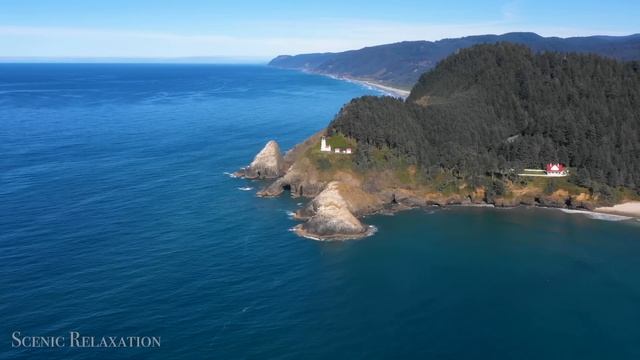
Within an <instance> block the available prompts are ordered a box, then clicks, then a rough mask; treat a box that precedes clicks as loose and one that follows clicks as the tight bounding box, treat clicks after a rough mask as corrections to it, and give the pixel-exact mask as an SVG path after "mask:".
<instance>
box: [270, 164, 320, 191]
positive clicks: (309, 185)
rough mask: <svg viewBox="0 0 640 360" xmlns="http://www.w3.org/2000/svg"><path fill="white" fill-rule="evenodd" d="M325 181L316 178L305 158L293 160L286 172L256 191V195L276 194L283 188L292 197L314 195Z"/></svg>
mask: <svg viewBox="0 0 640 360" xmlns="http://www.w3.org/2000/svg"><path fill="white" fill-rule="evenodd" d="M326 184H327V183H326V182H322V181H319V180H317V176H316V174H315V169H314V168H313V167H312V166H311V165H310V163H309V161H308V160H307V159H300V160H299V161H297V162H294V163H293V165H291V167H290V168H289V169H288V170H287V173H286V174H285V175H284V176H283V177H281V178H279V179H278V180H276V181H274V182H273V183H272V184H270V185H269V186H267V187H266V188H264V189H262V190H260V191H259V192H258V196H267V197H268V196H278V195H280V194H281V193H282V192H283V191H284V190H285V189H288V190H290V191H291V195H292V196H294V197H298V196H304V197H314V196H317V195H318V194H319V193H320V192H321V191H322V189H324V187H325V185H326Z"/></svg>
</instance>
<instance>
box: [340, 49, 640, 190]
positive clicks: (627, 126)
mask: <svg viewBox="0 0 640 360" xmlns="http://www.w3.org/2000/svg"><path fill="white" fill-rule="evenodd" d="M329 131H330V132H341V133H343V134H345V135H347V136H349V137H352V138H354V139H356V140H357V141H358V152H357V154H356V161H357V163H358V165H359V166H360V167H363V168H366V167H368V166H370V164H371V163H372V159H371V158H370V155H369V154H370V153H371V150H372V148H374V147H376V148H383V147H389V148H391V149H392V151H393V152H394V153H395V154H396V155H398V156H400V157H402V158H405V159H407V160H408V161H409V162H411V163H414V164H416V165H419V167H420V168H421V169H422V171H423V173H424V174H425V175H427V176H433V175H434V174H436V173H438V172H442V171H446V172H450V173H452V174H455V175H456V176H458V177H460V178H465V179H474V178H476V177H478V176H482V175H486V174H503V175H505V176H511V175H510V174H512V173H513V172H512V171H511V170H510V169H521V168H524V167H541V166H543V164H545V163H548V162H551V161H559V162H562V163H565V164H567V165H569V166H570V167H573V168H577V171H576V172H574V175H575V176H574V177H573V178H572V181H574V182H576V183H579V184H580V185H584V186H592V187H594V188H595V189H596V191H599V190H602V192H604V193H606V192H607V191H608V188H607V187H606V186H602V185H604V184H606V185H608V186H611V187H619V186H625V187H628V188H632V189H635V190H638V189H640V64H639V63H638V62H629V63H622V62H617V61H615V60H611V59H606V58H602V57H599V56H595V55H578V54H559V53H542V54H534V53H533V52H532V51H531V50H529V49H528V48H527V47H524V46H520V45H513V44H507V43H500V44H495V45H478V46H475V47H472V48H469V49H465V50H462V51H460V52H459V53H458V54H456V55H452V56H450V57H448V58H446V59H445V60H443V61H442V62H441V63H440V64H439V65H438V66H437V67H436V68H435V69H434V70H432V71H430V72H428V73H425V74H424V75H422V77H421V78H420V80H419V81H418V83H417V84H416V86H415V87H414V88H413V90H412V92H411V95H410V97H409V98H408V99H407V101H406V102H403V101H401V100H396V99H391V98H377V97H362V98H358V99H355V100H353V101H352V102H351V103H349V104H348V105H346V106H345V107H344V108H343V109H342V110H341V112H340V113H339V114H338V116H337V117H336V118H335V119H334V120H333V122H332V123H331V124H330V126H329Z"/></svg>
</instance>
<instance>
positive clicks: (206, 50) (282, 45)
mask: <svg viewBox="0 0 640 360" xmlns="http://www.w3.org/2000/svg"><path fill="white" fill-rule="evenodd" d="M638 19H640V1H602V0H598V1H596V0H582V1H577V0H570V1H557V0H555V1H550V0H535V1H531V0H512V1H501V0H489V1H471V0H463V1H441V0H440V1H427V0H415V1H414V0H406V1H403V0H396V1H388V0H387V1H371V0H369V1H365V0H357V1H347V0H323V1H314V2H307V1H260V0H245V1H238V0H236V1H211V0H210V1H206V0H181V1H162V0H154V1H152V0H109V1H87V0H37V1H36V0H1V1H0V57H153V58H162V57H191V56H206V57H230V58H241V57H249V58H261V59H267V58H270V57H273V56H275V55H278V54H296V53H306V52H325V51H342V50H349V49H357V48H361V47H364V46H369V45H377V44H384V43H390V42H397V41H403V40H439V39H442V38H447V37H460V36H466V35H478V34H487V33H493V34H500V33H505V32H510V31H533V32H537V33H538V34H540V35H544V36H561V37H567V36H586V35H628V34H632V33H638V32H640V26H639V25H638V24H640V22H639V21H638Z"/></svg>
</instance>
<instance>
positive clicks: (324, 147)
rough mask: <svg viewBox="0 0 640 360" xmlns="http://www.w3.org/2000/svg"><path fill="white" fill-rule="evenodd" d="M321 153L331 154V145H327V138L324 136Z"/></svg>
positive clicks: (321, 142)
mask: <svg viewBox="0 0 640 360" xmlns="http://www.w3.org/2000/svg"><path fill="white" fill-rule="evenodd" d="M320 151H322V152H331V145H327V138H325V137H324V136H323V137H322V140H321V141H320Z"/></svg>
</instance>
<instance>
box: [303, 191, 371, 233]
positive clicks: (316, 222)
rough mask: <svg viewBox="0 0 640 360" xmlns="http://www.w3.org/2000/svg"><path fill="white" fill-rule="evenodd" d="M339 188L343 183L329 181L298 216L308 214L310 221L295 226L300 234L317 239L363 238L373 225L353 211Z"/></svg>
mask: <svg viewBox="0 0 640 360" xmlns="http://www.w3.org/2000/svg"><path fill="white" fill-rule="evenodd" d="M340 187H341V184H340V182H338V181H332V182H330V183H329V184H328V185H327V186H326V187H325V189H324V190H322V192H321V193H320V194H319V195H318V196H316V197H315V198H314V199H313V200H312V201H311V203H310V204H309V205H308V206H307V208H306V209H304V210H302V211H300V212H299V214H298V216H299V217H307V216H308V217H309V220H308V221H307V222H305V223H303V224H300V225H298V226H296V227H295V232H296V233H297V234H298V235H300V236H305V237H310V238H314V239H318V240H345V239H354V238H360V237H363V236H366V235H367V234H368V233H369V232H370V228H369V227H368V226H366V225H363V224H362V223H361V222H360V220H358V219H357V218H356V217H355V216H354V215H353V214H352V213H351V211H350V210H349V204H348V203H347V202H346V201H345V199H344V198H343V196H342V194H341V193H340Z"/></svg>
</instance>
